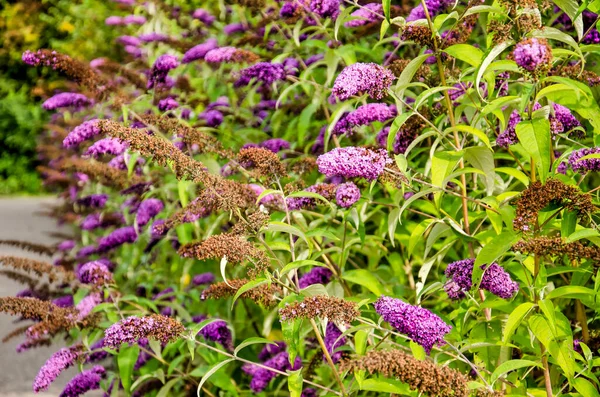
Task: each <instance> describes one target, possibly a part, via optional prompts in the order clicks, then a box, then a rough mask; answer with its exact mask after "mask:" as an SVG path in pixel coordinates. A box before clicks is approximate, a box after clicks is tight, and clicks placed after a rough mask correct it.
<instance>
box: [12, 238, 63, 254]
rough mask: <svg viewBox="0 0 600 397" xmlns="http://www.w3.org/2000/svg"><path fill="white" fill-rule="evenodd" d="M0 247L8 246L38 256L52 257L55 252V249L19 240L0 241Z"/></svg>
mask: <svg viewBox="0 0 600 397" xmlns="http://www.w3.org/2000/svg"><path fill="white" fill-rule="evenodd" d="M0 245H10V246H12V247H17V248H20V249H22V250H25V251H30V252H34V253H36V254H40V255H47V256H52V255H54V253H55V252H56V249H54V248H53V247H48V246H46V245H41V244H35V243H30V242H27V241H19V240H0Z"/></svg>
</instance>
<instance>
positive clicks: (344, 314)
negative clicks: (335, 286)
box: [279, 295, 360, 324]
mask: <svg viewBox="0 0 600 397" xmlns="http://www.w3.org/2000/svg"><path fill="white" fill-rule="evenodd" d="M279 316H280V317H281V321H289V320H294V319H296V318H316V317H320V318H327V319H329V321H333V322H336V323H341V324H349V323H351V322H352V321H354V319H355V318H357V317H358V316H360V311H359V310H358V308H357V307H356V303H354V302H348V301H346V300H344V299H341V298H336V297H333V296H324V295H318V296H309V297H306V298H304V300H303V301H301V302H294V303H290V304H289V305H286V306H285V307H283V308H281V309H279Z"/></svg>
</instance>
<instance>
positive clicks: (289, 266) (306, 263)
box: [280, 259, 327, 276]
mask: <svg viewBox="0 0 600 397" xmlns="http://www.w3.org/2000/svg"><path fill="white" fill-rule="evenodd" d="M304 266H319V267H327V266H326V265H325V264H324V263H321V262H317V261H313V260H310V259H304V260H299V261H294V262H290V263H288V264H287V265H285V266H284V268H283V269H281V272H280V274H281V275H282V276H283V275H285V274H287V273H289V272H290V271H292V270H294V269H298V268H301V267H304Z"/></svg>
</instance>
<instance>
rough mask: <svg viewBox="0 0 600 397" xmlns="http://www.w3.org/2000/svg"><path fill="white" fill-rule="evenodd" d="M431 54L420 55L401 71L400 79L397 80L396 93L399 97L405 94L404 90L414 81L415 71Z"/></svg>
mask: <svg viewBox="0 0 600 397" xmlns="http://www.w3.org/2000/svg"><path fill="white" fill-rule="evenodd" d="M430 56H431V54H423V55H419V56H418V57H416V58H415V59H413V60H411V61H410V62H409V63H408V64H407V65H406V67H405V68H404V70H402V73H400V76H399V77H398V81H397V82H396V87H398V91H397V92H396V95H397V96H398V97H400V98H402V97H403V96H404V90H405V89H406V88H407V87H408V85H409V84H410V82H411V81H412V79H413V77H414V76H415V73H417V71H418V70H419V68H420V67H421V65H422V64H423V62H425V60H426V59H427V58H429V57H430Z"/></svg>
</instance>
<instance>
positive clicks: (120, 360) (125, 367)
mask: <svg viewBox="0 0 600 397" xmlns="http://www.w3.org/2000/svg"><path fill="white" fill-rule="evenodd" d="M139 353H140V347H139V346H138V345H132V346H128V347H122V348H121V350H119V355H118V356H117V365H118V366H119V377H120V378H121V383H122V384H123V388H124V389H125V390H126V391H127V392H129V391H130V389H131V381H132V375H133V367H134V365H135V362H136V361H137V358H138V354H139ZM128 394H129V393H128Z"/></svg>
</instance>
